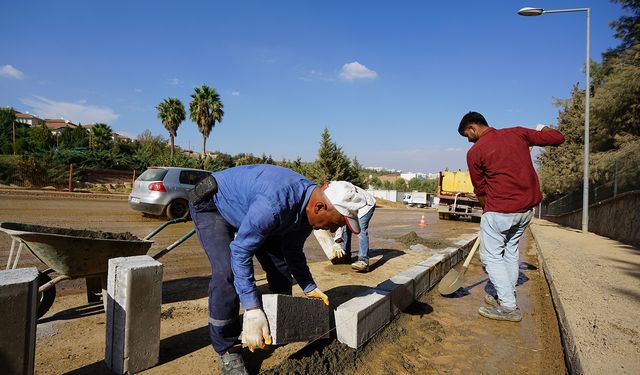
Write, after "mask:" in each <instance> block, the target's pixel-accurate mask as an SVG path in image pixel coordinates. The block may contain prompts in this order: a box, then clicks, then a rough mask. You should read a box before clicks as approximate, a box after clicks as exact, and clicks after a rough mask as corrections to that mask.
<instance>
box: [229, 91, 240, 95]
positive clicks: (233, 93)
mask: <svg viewBox="0 0 640 375" xmlns="http://www.w3.org/2000/svg"><path fill="white" fill-rule="evenodd" d="M231 96H240V91H231Z"/></svg>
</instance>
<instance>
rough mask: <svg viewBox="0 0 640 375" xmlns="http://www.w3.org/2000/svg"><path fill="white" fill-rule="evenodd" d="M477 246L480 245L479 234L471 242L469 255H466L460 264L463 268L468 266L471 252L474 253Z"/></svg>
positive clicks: (471, 255)
mask: <svg viewBox="0 0 640 375" xmlns="http://www.w3.org/2000/svg"><path fill="white" fill-rule="evenodd" d="M478 246H480V236H479V235H478V237H477V238H476V242H474V243H473V247H472V248H471V251H470V252H469V255H467V259H465V260H464V264H463V265H462V267H463V268H468V267H469V263H471V258H473V254H475V252H476V250H478Z"/></svg>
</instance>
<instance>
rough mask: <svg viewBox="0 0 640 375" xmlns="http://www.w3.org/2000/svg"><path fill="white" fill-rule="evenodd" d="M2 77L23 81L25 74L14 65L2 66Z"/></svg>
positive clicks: (0, 70)
mask: <svg viewBox="0 0 640 375" xmlns="http://www.w3.org/2000/svg"><path fill="white" fill-rule="evenodd" d="M0 76H3V77H9V78H14V79H23V78H24V73H22V72H21V71H19V70H18V69H16V68H14V67H13V66H12V65H3V66H0Z"/></svg>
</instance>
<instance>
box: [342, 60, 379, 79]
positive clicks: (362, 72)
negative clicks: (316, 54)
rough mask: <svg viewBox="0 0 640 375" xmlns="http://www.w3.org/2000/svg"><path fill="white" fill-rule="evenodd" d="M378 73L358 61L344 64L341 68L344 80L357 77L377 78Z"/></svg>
mask: <svg viewBox="0 0 640 375" xmlns="http://www.w3.org/2000/svg"><path fill="white" fill-rule="evenodd" d="M376 78H378V73H376V72H375V71H373V70H371V69H369V68H367V67H366V66H364V65H362V64H360V63H359V62H357V61H354V62H352V63H348V64H344V65H343V66H342V69H341V70H340V79H341V80H343V81H354V80H357V79H376Z"/></svg>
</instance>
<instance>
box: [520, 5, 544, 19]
mask: <svg viewBox="0 0 640 375" xmlns="http://www.w3.org/2000/svg"><path fill="white" fill-rule="evenodd" d="M543 13H544V9H542V8H531V7H524V8H522V9H520V10H519V11H518V14H519V15H521V16H527V17H532V16H541V15H542V14H543Z"/></svg>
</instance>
